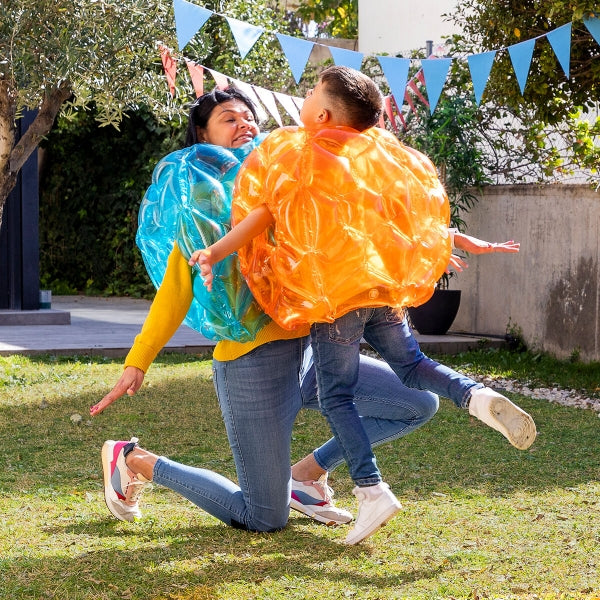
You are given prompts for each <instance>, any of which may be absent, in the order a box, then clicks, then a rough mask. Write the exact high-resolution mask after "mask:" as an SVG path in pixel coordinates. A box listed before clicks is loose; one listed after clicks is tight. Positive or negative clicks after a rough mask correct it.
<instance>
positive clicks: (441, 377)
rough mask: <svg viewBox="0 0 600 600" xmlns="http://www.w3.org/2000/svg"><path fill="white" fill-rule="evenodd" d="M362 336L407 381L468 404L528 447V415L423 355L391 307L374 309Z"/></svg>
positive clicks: (530, 434) (533, 431)
mask: <svg viewBox="0 0 600 600" xmlns="http://www.w3.org/2000/svg"><path fill="white" fill-rule="evenodd" d="M364 337H365V340H366V341H367V342H368V343H369V344H370V345H371V346H372V347H373V348H374V349H375V350H376V351H377V352H379V354H381V356H382V357H383V358H384V360H385V361H386V362H387V363H388V364H389V365H390V367H392V369H393V370H394V372H395V373H396V374H397V375H398V377H400V378H401V379H402V381H404V383H405V384H406V385H408V386H411V387H416V388H418V389H428V390H431V391H432V392H435V393H437V394H439V395H440V396H444V397H446V398H449V399H450V400H452V401H453V402H454V403H455V404H456V406H458V407H459V408H468V409H469V412H470V414H472V415H474V416H476V417H478V418H480V419H481V420H482V421H483V422H484V423H486V424H487V425H489V426H490V427H492V428H493V429H496V430H497V431H499V432H500V433H502V435H504V436H505V437H506V438H507V439H508V441H509V442H510V443H511V444H513V446H515V447H517V448H519V449H522V450H524V449H526V448H528V447H529V446H531V444H532V443H533V441H534V440H535V435H536V429H535V423H534V422H533V419H532V418H531V416H530V415H528V414H527V413H526V412H525V411H523V410H521V409H520V408H519V407H518V406H516V405H515V404H513V403H512V402H511V401H510V400H509V399H508V398H505V397H504V396H502V395H501V394H498V393H497V392H494V391H493V390H490V389H489V388H485V387H484V386H483V384H481V383H476V382H475V381H473V380H472V379H471V378H469V377H467V376H465V375H462V374H461V373H458V372H457V371H454V370H453V369H450V368H449V367H446V366H444V365H441V364H440V363H438V362H436V361H434V360H432V359H430V358H429V357H427V356H425V355H424V354H423V353H422V352H421V349H420V348H419V344H418V342H417V340H416V339H415V337H414V336H413V334H412V332H411V331H410V328H409V326H408V323H407V322H406V319H404V318H403V317H402V316H400V315H398V314H397V313H396V311H394V310H393V309H391V308H386V307H384V308H378V309H376V311H375V313H374V315H373V317H372V318H371V319H370V320H369V322H368V323H367V325H366V326H365V336H364ZM484 390H485V391H484Z"/></svg>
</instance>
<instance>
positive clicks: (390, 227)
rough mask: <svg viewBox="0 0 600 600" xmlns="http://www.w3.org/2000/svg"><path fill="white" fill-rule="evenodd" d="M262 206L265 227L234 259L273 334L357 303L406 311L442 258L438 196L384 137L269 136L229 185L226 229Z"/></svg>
mask: <svg viewBox="0 0 600 600" xmlns="http://www.w3.org/2000/svg"><path fill="white" fill-rule="evenodd" d="M261 203H266V204H267V206H268V207H269V209H270V211H271V213H272V214H273V216H274V218H275V226H274V227H273V228H270V229H269V230H267V231H266V232H265V233H263V234H261V235H260V236H258V237H256V238H255V239H254V240H253V241H252V242H251V243H250V244H248V245H247V246H245V247H244V248H242V249H240V250H239V252H238V255H239V259H240V265H241V269H242V273H244V275H245V276H246V279H247V281H248V285H249V286H250V289H251V290H252V293H253V295H254V297H255V298H256V299H257V300H258V301H259V303H260V304H261V306H262V307H263V309H264V310H265V312H267V313H268V314H269V315H270V316H271V317H272V318H273V319H274V320H275V321H276V322H277V323H279V324H280V325H281V326H282V327H285V328H288V329H291V328H294V327H296V326H298V325H299V324H302V323H313V322H331V321H333V320H334V319H335V318H336V317H339V316H341V315H343V314H345V313H347V312H349V311H350V310H353V309H356V308H360V307H375V306H388V305H389V306H394V307H398V308H401V307H407V306H417V305H419V304H422V303H423V302H425V301H426V300H427V299H428V298H429V297H430V296H431V295H432V294H433V290H434V285H435V283H436V281H437V280H438V279H439V278H440V276H441V275H442V274H443V273H444V270H445V269H446V267H447V265H448V261H449V258H450V252H451V245H450V239H449V236H448V224H449V219H450V208H449V203H448V198H447V196H446V193H445V191H444V189H443V186H442V185H441V183H440V181H439V179H438V176H437V173H436V171H435V168H434V167H433V165H432V163H431V161H430V160H429V159H428V158H427V157H425V156H424V155H422V154H421V153H419V152H417V151H416V150H413V149H410V148H408V147H406V146H404V145H402V144H401V143H400V142H399V141H398V140H397V139H396V138H395V137H394V136H393V135H392V134H391V133H388V132H387V131H385V130H383V129H379V128H372V129H369V130H367V131H365V132H363V133H358V132H356V131H355V130H353V129H348V128H336V129H328V130H322V131H319V132H314V131H313V132H310V131H307V130H305V129H302V128H297V127H286V128H283V129H278V130H276V131H274V132H273V133H271V134H270V135H269V136H267V138H266V139H265V141H264V142H262V143H261V145H260V146H259V147H258V148H257V149H256V150H255V151H254V152H253V153H252V154H250V156H249V157H248V159H247V160H246V162H245V163H244V167H243V168H242V169H241V170H240V173H239V177H238V179H237V181H236V188H235V192H234V201H233V209H232V211H233V212H232V220H233V223H236V222H238V221H240V220H241V219H242V218H243V217H244V216H245V215H246V214H247V213H248V212H249V211H250V210H251V209H252V208H254V207H255V206H257V205H259V204H261Z"/></svg>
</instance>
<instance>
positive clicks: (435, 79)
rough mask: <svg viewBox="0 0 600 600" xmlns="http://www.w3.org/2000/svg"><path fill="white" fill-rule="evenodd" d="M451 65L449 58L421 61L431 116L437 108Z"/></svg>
mask: <svg viewBox="0 0 600 600" xmlns="http://www.w3.org/2000/svg"><path fill="white" fill-rule="evenodd" d="M451 64H452V59H451V58H426V59H425V60H422V61H421V66H422V67H423V75H424V76H425V87H426V89H427V99H428V100H429V112H430V113H431V114H433V111H434V110H435V107H436V106H437V103H438V100H439V98H440V94H441V93H442V89H443V88H444V83H446V77H447V76H448V69H450V65H451Z"/></svg>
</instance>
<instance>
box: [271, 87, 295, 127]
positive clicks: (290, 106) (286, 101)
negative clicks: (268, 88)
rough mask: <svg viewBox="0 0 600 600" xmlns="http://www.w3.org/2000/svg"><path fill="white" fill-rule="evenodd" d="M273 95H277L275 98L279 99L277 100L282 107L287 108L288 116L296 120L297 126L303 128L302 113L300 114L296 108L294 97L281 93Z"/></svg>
mask: <svg viewBox="0 0 600 600" xmlns="http://www.w3.org/2000/svg"><path fill="white" fill-rule="evenodd" d="M273 94H275V98H277V100H279V102H280V103H281V106H283V108H285V110H286V111H287V113H288V115H290V117H292V119H294V121H295V122H296V125H300V126H302V121H301V120H300V113H299V112H298V109H297V108H296V105H295V104H294V101H293V100H292V97H291V96H288V95H286V94H280V93H279V92H273Z"/></svg>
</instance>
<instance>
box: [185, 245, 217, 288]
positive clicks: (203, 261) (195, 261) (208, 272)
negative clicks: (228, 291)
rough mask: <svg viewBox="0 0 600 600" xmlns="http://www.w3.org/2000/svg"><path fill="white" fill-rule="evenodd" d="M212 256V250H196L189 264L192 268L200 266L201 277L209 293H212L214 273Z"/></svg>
mask: <svg viewBox="0 0 600 600" xmlns="http://www.w3.org/2000/svg"><path fill="white" fill-rule="evenodd" d="M210 254H211V253H210V250H208V249H203V250H196V251H195V252H193V253H192V255H191V256H190V260H189V261H188V264H189V265H190V266H191V267H193V266H194V265H198V268H199V269H200V275H202V279H204V286H205V287H206V289H207V290H208V291H209V292H212V282H213V272H212V262H211V260H210Z"/></svg>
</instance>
